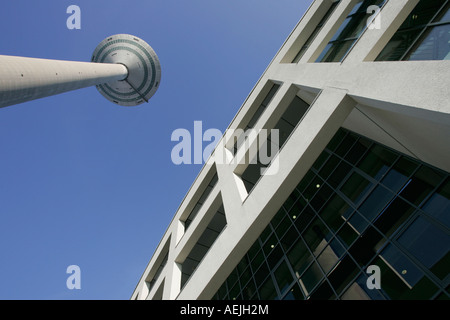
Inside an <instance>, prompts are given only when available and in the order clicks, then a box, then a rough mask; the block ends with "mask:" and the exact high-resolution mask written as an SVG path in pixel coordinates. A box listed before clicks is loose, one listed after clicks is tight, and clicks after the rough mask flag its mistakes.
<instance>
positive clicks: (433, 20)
mask: <svg viewBox="0 0 450 320" xmlns="http://www.w3.org/2000/svg"><path fill="white" fill-rule="evenodd" d="M449 8H450V3H449V1H448V0H421V1H420V2H419V3H418V4H417V5H416V7H415V8H414V9H413V10H412V12H411V13H410V15H409V16H408V17H407V18H406V20H405V22H404V23H403V24H402V25H401V27H400V28H399V29H398V31H397V32H396V33H395V34H394V36H393V37H392V39H391V40H390V41H389V42H388V44H387V45H386V47H385V48H384V49H383V51H382V52H381V53H380V54H379V55H378V57H377V59H376V61H399V60H449V59H450V11H449Z"/></svg>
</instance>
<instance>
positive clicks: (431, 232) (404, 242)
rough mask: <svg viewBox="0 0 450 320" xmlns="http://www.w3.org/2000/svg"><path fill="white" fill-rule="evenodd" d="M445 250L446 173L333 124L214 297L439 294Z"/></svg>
mask: <svg viewBox="0 0 450 320" xmlns="http://www.w3.org/2000/svg"><path fill="white" fill-rule="evenodd" d="M449 249H450V177H449V174H448V173H447V172H443V171H441V170H438V169H436V168H433V167H430V166H429V165H427V164H424V163H420V162H418V161H416V160H414V159H411V158H409V157H407V156H404V155H401V154H399V153H398V152H396V151H393V150H390V149H388V148H386V147H384V146H382V145H379V144H377V143H374V142H372V141H370V140H368V139H366V138H364V137H361V136H359V135H357V134H355V133H352V132H350V131H347V130H344V129H340V130H339V131H338V132H337V134H336V135H335V137H334V138H333V139H332V140H331V141H330V143H329V145H328V146H327V148H326V149H325V150H324V151H323V153H322V154H321V155H320V156H319V158H318V159H317V161H316V162H315V163H314V165H313V167H312V168H311V169H310V170H309V172H308V173H307V174H306V175H305V176H304V178H303V179H302V180H301V181H300V183H299V184H298V185H297V187H296V188H295V190H294V191H293V192H292V193H291V195H290V196H289V197H288V199H287V200H286V201H285V203H284V204H283V206H282V207H281V208H280V210H279V211H278V213H277V214H276V215H275V216H274V218H273V219H272V221H271V222H270V223H269V225H268V226H267V227H266V228H265V230H264V231H263V232H262V233H261V235H260V236H259V238H258V239H257V241H256V242H255V243H254V244H253V246H252V247H251V248H250V250H249V251H248V252H247V254H246V255H245V256H244V257H243V258H242V260H241V261H240V262H239V264H238V265H237V267H236V268H235V269H234V270H233V271H232V273H231V274H230V275H229V277H228V278H227V280H226V281H225V282H224V283H223V285H222V286H221V287H220V289H219V290H218V292H217V293H216V295H215V296H214V299H448V298H449V292H448V285H449V281H450V276H449V272H448V271H449V270H450V256H449ZM369 265H377V266H378V267H379V268H380V270H381V289H380V290H376V289H374V290H370V289H369V288H367V285H366V282H367V279H368V276H369V275H368V274H367V273H366V271H367V267H368V266H369Z"/></svg>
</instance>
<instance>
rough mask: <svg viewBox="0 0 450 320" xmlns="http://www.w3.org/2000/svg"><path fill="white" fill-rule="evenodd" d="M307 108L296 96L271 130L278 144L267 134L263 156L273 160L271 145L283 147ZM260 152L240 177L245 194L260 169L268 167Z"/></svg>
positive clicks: (252, 184)
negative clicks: (276, 134) (276, 133)
mask: <svg viewBox="0 0 450 320" xmlns="http://www.w3.org/2000/svg"><path fill="white" fill-rule="evenodd" d="M308 108H309V104H308V103H306V102H305V101H303V100H302V99H301V98H299V97H298V96H295V97H294V99H293V100H292V102H291V103H290V105H289V106H288V107H287V109H286V111H285V112H284V113H283V115H282V116H281V118H280V119H279V120H278V123H277V124H276V125H275V127H274V128H273V129H275V130H278V137H279V140H278V142H276V141H273V139H271V135H270V134H269V135H268V137H267V141H266V144H265V145H266V152H263V153H266V154H265V155H264V156H267V157H268V158H273V156H274V155H275V154H274V152H273V150H272V147H273V144H275V145H277V146H278V147H279V148H281V147H282V146H283V145H284V143H285V142H286V140H287V139H288V137H289V135H290V134H291V133H292V131H294V129H295V127H296V126H297V124H298V123H299V122H300V120H301V119H302V117H303V116H304V115H305V113H306V112H307V111H308ZM261 151H262V150H261V149H260V152H258V154H257V155H256V159H253V160H252V161H250V164H249V165H248V167H247V168H246V170H245V171H244V172H243V174H242V176H241V178H242V180H243V182H244V185H245V187H246V189H247V192H250V190H251V189H252V188H253V186H254V185H255V184H256V182H257V181H258V180H259V178H260V177H261V169H264V168H267V167H268V166H269V165H270V163H267V162H268V161H262V160H261V159H260V158H261Z"/></svg>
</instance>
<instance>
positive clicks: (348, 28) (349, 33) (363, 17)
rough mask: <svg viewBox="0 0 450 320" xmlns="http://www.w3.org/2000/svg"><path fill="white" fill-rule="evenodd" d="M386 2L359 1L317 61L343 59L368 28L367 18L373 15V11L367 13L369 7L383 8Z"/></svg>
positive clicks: (374, 0) (381, 0)
mask: <svg viewBox="0 0 450 320" xmlns="http://www.w3.org/2000/svg"><path fill="white" fill-rule="evenodd" d="M385 2H386V0H360V1H358V2H357V3H356V4H355V6H354V7H353V9H352V10H351V12H350V14H349V15H348V16H347V18H346V19H345V21H344V22H343V23H342V25H341V26H340V27H339V29H338V31H337V32H336V33H335V34H334V36H333V38H331V40H330V42H329V43H328V45H327V46H326V47H325V49H324V50H323V51H322V53H321V54H320V56H319V57H318V58H317V60H316V62H340V61H342V60H343V59H344V57H345V56H346V54H347V52H349V51H350V50H351V48H352V47H353V44H354V43H355V42H356V41H357V40H358V39H359V37H360V36H361V35H362V33H363V32H364V30H365V29H366V28H367V19H368V18H369V17H370V16H371V15H372V13H367V8H369V7H370V6H372V5H376V6H378V7H380V8H381V7H382V6H383V5H384V3H385Z"/></svg>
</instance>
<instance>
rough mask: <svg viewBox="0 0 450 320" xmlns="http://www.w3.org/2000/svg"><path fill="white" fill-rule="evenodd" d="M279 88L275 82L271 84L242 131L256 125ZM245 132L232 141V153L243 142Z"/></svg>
mask: <svg viewBox="0 0 450 320" xmlns="http://www.w3.org/2000/svg"><path fill="white" fill-rule="evenodd" d="M279 88H280V85H279V84H277V83H274V84H272V86H271V88H270V90H269V92H268V93H267V95H266V97H265V98H264V100H263V102H261V104H260V105H259V106H258V108H257V109H256V110H255V113H254V114H253V116H252V118H251V119H250V120H249V122H248V123H247V125H246V127H245V129H244V132H245V131H247V130H249V129H251V128H253V127H254V126H255V125H256V122H258V119H259V118H260V117H261V115H262V114H263V112H264V110H266V108H267V106H268V105H269V103H270V101H272V99H273V97H274V96H275V94H276V93H277V91H278V89H279ZM244 138H245V134H244V135H242V137H237V139H236V142H235V143H234V148H233V149H234V154H236V152H237V150H238V149H239V147H240V146H241V145H242V143H243V142H244Z"/></svg>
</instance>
